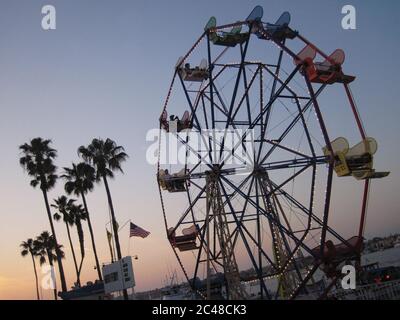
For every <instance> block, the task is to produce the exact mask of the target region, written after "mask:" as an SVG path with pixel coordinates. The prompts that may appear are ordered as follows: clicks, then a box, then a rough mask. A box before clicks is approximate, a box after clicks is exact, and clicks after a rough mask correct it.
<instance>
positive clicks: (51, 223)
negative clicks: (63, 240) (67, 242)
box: [42, 190, 67, 292]
mask: <svg viewBox="0 0 400 320" xmlns="http://www.w3.org/2000/svg"><path fill="white" fill-rule="evenodd" d="M42 192H43V197H44V202H45V204H46V210H47V216H48V218H49V222H50V228H51V232H52V234H53V237H54V240H55V242H56V255H57V263H58V269H59V272H60V280H61V288H62V291H63V292H66V291H67V282H66V281H65V274H64V268H63V265H62V257H61V253H60V249H59V248H58V241H57V237H56V231H55V229H54V224H53V220H52V219H51V211H50V205H49V199H48V198H47V192H46V191H45V190H42Z"/></svg>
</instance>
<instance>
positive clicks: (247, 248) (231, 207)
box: [218, 180, 268, 293]
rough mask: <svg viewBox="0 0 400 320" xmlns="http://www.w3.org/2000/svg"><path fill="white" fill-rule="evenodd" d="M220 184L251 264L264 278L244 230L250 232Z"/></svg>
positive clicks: (221, 184)
mask: <svg viewBox="0 0 400 320" xmlns="http://www.w3.org/2000/svg"><path fill="white" fill-rule="evenodd" d="M218 182H219V185H220V186H221V189H222V192H223V194H224V195H225V198H226V200H227V204H228V207H229V208H230V211H231V214H232V216H233V217H234V219H235V222H236V224H237V227H238V232H239V233H240V236H241V238H242V241H243V243H244V245H245V247H246V250H247V254H248V256H249V257H250V260H251V262H252V264H253V268H254V269H255V270H256V272H257V274H258V275H259V276H260V278H261V276H262V270H261V269H259V266H258V264H257V262H256V260H255V258H254V255H253V253H252V252H251V249H250V246H249V243H248V241H247V238H246V237H245V235H244V234H243V230H246V231H247V233H248V234H249V232H248V230H247V228H246V227H245V226H244V225H243V224H241V223H240V222H239V221H238V219H237V217H236V214H235V213H234V211H235V210H234V208H233V206H232V204H231V202H230V200H229V197H228V196H227V193H226V190H225V187H224V184H223V183H221V181H220V180H219V181H218ZM257 246H259V244H257ZM261 282H262V285H263V288H264V291H265V292H266V293H267V292H268V290H267V288H266V286H265V283H264V281H261Z"/></svg>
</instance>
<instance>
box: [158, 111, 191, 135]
mask: <svg viewBox="0 0 400 320" xmlns="http://www.w3.org/2000/svg"><path fill="white" fill-rule="evenodd" d="M160 125H161V128H162V129H163V130H165V131H166V132H170V133H177V132H182V131H184V130H189V129H191V128H192V125H191V122H190V114H189V111H185V112H184V113H183V115H182V118H181V119H179V118H178V117H176V116H174V115H171V116H170V117H169V119H168V113H167V111H165V110H164V111H163V113H162V114H161V117H160Z"/></svg>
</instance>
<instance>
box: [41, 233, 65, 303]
mask: <svg viewBox="0 0 400 320" xmlns="http://www.w3.org/2000/svg"><path fill="white" fill-rule="evenodd" d="M34 247H35V250H36V251H37V254H38V255H39V256H40V265H43V264H44V263H46V257H47V261H48V263H49V264H50V266H51V269H52V270H54V269H53V268H54V262H55V261H58V259H59V257H61V259H63V258H64V252H63V250H62V245H57V242H56V240H55V238H54V236H53V235H50V234H49V232H48V231H43V232H42V233H41V234H40V235H39V236H37V237H36V240H35V241H34ZM55 252H57V254H55ZM54 299H55V300H57V287H56V283H54Z"/></svg>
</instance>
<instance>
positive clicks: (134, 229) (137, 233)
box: [129, 222, 150, 238]
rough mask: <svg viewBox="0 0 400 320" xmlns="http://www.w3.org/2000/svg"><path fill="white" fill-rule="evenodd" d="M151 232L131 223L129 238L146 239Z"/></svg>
mask: <svg viewBox="0 0 400 320" xmlns="http://www.w3.org/2000/svg"><path fill="white" fill-rule="evenodd" d="M149 234H150V232H148V231H146V230H144V229H142V228H141V227H139V226H137V225H136V224H134V223H132V222H131V228H130V232H129V237H141V238H146V237H147V236H148V235H149Z"/></svg>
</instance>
